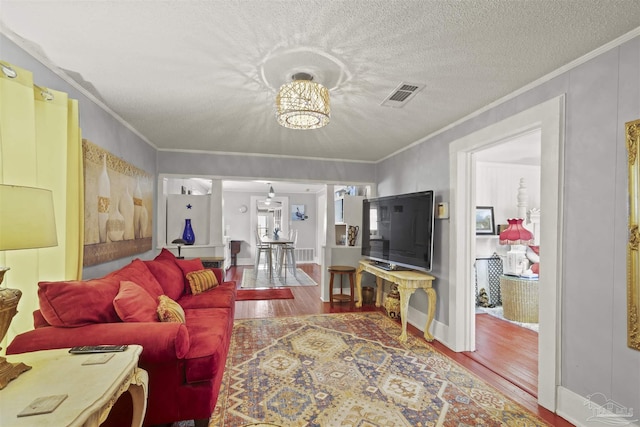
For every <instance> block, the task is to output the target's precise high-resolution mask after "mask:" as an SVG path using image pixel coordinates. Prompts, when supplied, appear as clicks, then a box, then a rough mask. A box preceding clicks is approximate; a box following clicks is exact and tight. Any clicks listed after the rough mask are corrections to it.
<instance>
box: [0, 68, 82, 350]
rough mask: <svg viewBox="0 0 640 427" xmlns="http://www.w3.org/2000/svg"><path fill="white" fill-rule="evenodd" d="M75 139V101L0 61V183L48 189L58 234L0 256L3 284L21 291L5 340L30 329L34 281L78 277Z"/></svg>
mask: <svg viewBox="0 0 640 427" xmlns="http://www.w3.org/2000/svg"><path fill="white" fill-rule="evenodd" d="M70 107H71V108H70ZM79 139H80V130H79V129H78V108H77V101H70V100H68V97H67V94H66V93H64V92H59V91H55V90H53V89H48V88H42V87H38V86H35V85H34V84H33V76H32V73H30V72H29V71H27V70H24V69H21V68H19V67H16V66H14V65H12V64H9V63H7V62H4V61H0V183H3V184H9V185H24V186H31V187H40V188H46V189H49V190H52V192H53V197H54V209H55V217H56V229H57V233H58V246H57V247H53V248H44V249H25V250H16V251H5V252H4V253H3V252H0V265H5V266H7V267H10V268H11V270H10V271H9V272H7V274H6V275H5V280H4V283H3V286H7V287H11V288H16V289H20V290H21V291H22V299H21V300H20V305H19V306H18V314H17V315H16V317H15V318H14V319H13V321H12V322H11V328H10V330H9V332H8V334H7V340H8V341H11V339H12V338H13V337H14V336H15V335H16V334H18V333H21V332H24V331H26V330H29V329H32V328H33V321H32V316H31V313H32V312H33V311H34V310H35V309H37V308H38V297H37V290H38V287H37V283H38V282H39V281H41V280H65V279H77V278H80V276H81V271H82V258H81V255H80V254H81V252H82V250H81V245H82V244H81V242H82V235H81V232H82V223H81V222H80V221H76V222H75V223H74V222H72V221H73V220H74V219H77V218H78V217H80V218H81V217H82V212H81V206H82V192H81V191H82V183H81V181H82V158H81V154H80V153H79V150H80V149H81V148H80V143H79ZM70 181H73V182H70ZM0 203H2V201H1V200H0ZM5 226H11V225H10V224H0V227H5ZM25 232H28V230H25Z"/></svg>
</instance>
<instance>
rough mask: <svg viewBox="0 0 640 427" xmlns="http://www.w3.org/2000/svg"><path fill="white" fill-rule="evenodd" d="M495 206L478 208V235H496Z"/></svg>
mask: <svg viewBox="0 0 640 427" xmlns="http://www.w3.org/2000/svg"><path fill="white" fill-rule="evenodd" d="M495 233H496V223H495V219H494V217H493V206H476V234H478V235H482V234H495Z"/></svg>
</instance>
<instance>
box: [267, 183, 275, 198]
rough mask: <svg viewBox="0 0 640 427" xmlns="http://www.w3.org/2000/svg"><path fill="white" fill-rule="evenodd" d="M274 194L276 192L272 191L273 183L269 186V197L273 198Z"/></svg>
mask: <svg viewBox="0 0 640 427" xmlns="http://www.w3.org/2000/svg"><path fill="white" fill-rule="evenodd" d="M275 196H276V192H275V191H273V185H272V186H270V187H269V197H271V198H273V197H275Z"/></svg>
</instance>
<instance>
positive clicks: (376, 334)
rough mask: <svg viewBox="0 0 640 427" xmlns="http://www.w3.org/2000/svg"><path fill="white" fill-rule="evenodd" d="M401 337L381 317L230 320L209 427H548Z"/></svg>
mask: <svg viewBox="0 0 640 427" xmlns="http://www.w3.org/2000/svg"><path fill="white" fill-rule="evenodd" d="M400 332H401V330H400V325H399V324H398V323H396V322H395V321H393V320H391V319H389V318H388V317H387V316H385V315H384V314H382V313H378V312H371V313H340V314H322V315H313V316H301V317H284V318H274V319H244V320H236V321H235V323H234V330H233V338H232V343H231V347H230V350H229V356H228V359H227V366H226V370H225V375H224V379H223V383H222V387H221V390H220V396H219V399H218V404H217V406H216V409H215V411H214V413H213V415H212V418H211V421H210V424H209V425H210V426H212V427H239V426H280V427H296V426H298V427H301V426H318V427H333V426H360V427H364V426H366V427H379V426H388V427H400V426H406V427H424V426H456V427H458V426H477V425H483V426H504V425H506V426H546V425H548V424H546V423H545V422H544V421H543V420H542V419H540V418H538V417H537V416H536V415H534V414H532V413H530V412H528V411H527V410H526V409H524V408H523V407H522V406H520V405H518V404H517V403H515V402H513V401H512V400H510V399H509V398H508V397H506V396H505V395H503V394H501V393H500V392H498V391H497V390H496V389H494V388H493V387H492V386H490V385H488V384H487V383H485V382H483V381H482V380H480V379H479V378H478V377H476V376H475V375H474V374H473V373H471V372H469V371H468V370H466V369H465V368H463V367H462V366H460V365H458V364H457V363H456V362H454V361H452V360H451V359H449V358H447V357H446V356H445V355H443V354H442V353H440V352H439V351H437V350H435V349H434V348H433V347H431V346H430V345H429V343H427V342H425V341H424V340H423V339H420V338H416V337H414V336H412V335H409V338H408V340H407V342H406V343H400V342H399V341H398V340H397V337H398V336H399V335H400ZM185 425H186V424H185Z"/></svg>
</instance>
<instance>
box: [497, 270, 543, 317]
mask: <svg viewBox="0 0 640 427" xmlns="http://www.w3.org/2000/svg"><path fill="white" fill-rule="evenodd" d="M500 293H501V294H502V308H503V310H504V317H505V319H509V320H513V321H516V322H523V323H538V281H537V280H527V279H521V278H518V277H510V276H500Z"/></svg>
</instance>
